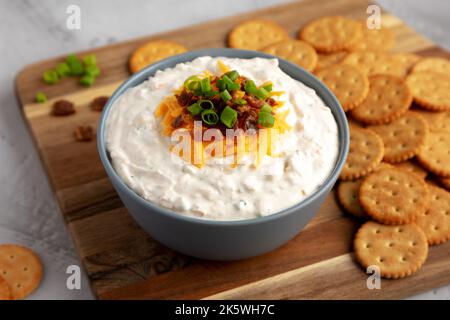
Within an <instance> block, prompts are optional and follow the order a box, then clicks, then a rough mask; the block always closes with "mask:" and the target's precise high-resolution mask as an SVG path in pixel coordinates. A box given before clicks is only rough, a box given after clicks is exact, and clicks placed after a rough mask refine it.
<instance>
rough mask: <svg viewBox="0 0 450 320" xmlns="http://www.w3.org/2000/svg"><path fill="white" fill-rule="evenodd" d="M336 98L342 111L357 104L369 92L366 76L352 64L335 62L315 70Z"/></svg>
mask: <svg viewBox="0 0 450 320" xmlns="http://www.w3.org/2000/svg"><path fill="white" fill-rule="evenodd" d="M316 75H317V77H318V78H319V79H320V80H322V81H323V82H324V83H325V84H326V85H327V86H328V87H329V88H330V89H331V91H333V93H334V94H335V95H336V97H337V98H338V100H339V102H340V103H341V105H342V108H343V109H344V111H348V110H351V109H353V108H354V107H356V106H357V105H359V104H360V103H361V102H363V101H364V99H365V98H366V97H367V94H368V93H369V80H368V78H367V76H366V75H365V74H364V72H362V71H361V70H359V69H358V68H355V67H353V66H349V65H345V64H337V65H334V66H331V67H329V68H326V69H322V70H319V71H317V72H316Z"/></svg>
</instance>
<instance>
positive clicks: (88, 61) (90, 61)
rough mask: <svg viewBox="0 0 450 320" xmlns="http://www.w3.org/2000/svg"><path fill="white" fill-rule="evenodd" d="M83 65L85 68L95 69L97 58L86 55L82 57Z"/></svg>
mask: <svg viewBox="0 0 450 320" xmlns="http://www.w3.org/2000/svg"><path fill="white" fill-rule="evenodd" d="M83 63H84V65H85V66H91V67H96V66H97V57H96V56H95V55H94V54H88V55H87V56H84V57H83Z"/></svg>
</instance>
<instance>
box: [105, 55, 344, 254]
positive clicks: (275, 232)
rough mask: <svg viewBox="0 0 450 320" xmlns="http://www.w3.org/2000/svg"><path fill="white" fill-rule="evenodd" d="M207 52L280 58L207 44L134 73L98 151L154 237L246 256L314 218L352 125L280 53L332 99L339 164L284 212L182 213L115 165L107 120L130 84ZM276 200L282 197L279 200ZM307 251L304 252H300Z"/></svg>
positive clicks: (175, 245)
mask: <svg viewBox="0 0 450 320" xmlns="http://www.w3.org/2000/svg"><path fill="white" fill-rule="evenodd" d="M201 56H212V57H219V56H223V57H230V58H242V59H248V58H254V57H263V58H274V57H273V56H271V55H268V54H264V53H261V52H256V51H246V50H236V49H222V48H220V49H203V50H198V51H191V52H187V53H184V54H180V55H177V56H174V57H170V58H168V59H165V60H162V61H160V62H157V63H155V64H153V65H151V66H149V67H147V68H145V69H144V70H142V71H140V72H138V73H137V74H134V75H133V76H132V77H131V78H129V79H128V80H127V81H125V82H124V83H123V84H122V85H121V86H120V87H119V88H118V89H117V90H116V91H115V92H114V94H113V95H112V96H111V98H110V99H109V101H108V103H107V104H106V106H105V109H104V111H103V114H102V116H101V119H100V124H99V128H98V139H97V144H98V151H99V153H100V158H101V160H102V162H103V165H104V167H105V170H106V172H107V174H108V176H109V178H110V179H111V181H112V184H113V185H114V187H115V189H116V191H117V193H118V194H119V196H120V198H121V199H122V201H123V203H124V204H125V206H126V208H127V209H128V211H129V212H130V214H131V215H132V216H133V218H134V219H135V220H136V221H137V223H138V224H139V225H140V226H141V227H142V228H144V230H145V231H146V232H148V233H149V234H150V235H151V236H152V237H153V238H154V239H156V240H157V241H159V242H161V243H163V244H164V245H166V246H168V247H169V248H172V249H174V250H176V251H179V252H182V253H184V254H187V255H190V256H194V257H198V258H203V259H211V260H237V259H244V258H248V257H252V256H256V255H260V254H263V253H265V252H268V251H271V250H273V249H275V248H277V247H279V246H281V245H282V244H284V243H286V242H287V241H289V240H290V239H292V238H293V237H294V236H296V235H297V234H298V233H299V232H300V230H302V228H303V227H304V226H305V225H306V224H307V223H308V222H309V220H311V218H312V217H313V216H314V214H315V213H316V212H317V210H318V209H319V208H320V206H321V205H322V203H323V201H324V200H325V197H326V196H327V195H328V193H329V192H330V190H331V188H332V187H333V185H334V183H335V182H336V179H337V177H338V175H339V172H340V170H341V168H342V166H343V164H344V162H345V158H346V156H347V153H348V147H349V129H348V125H347V121H346V118H345V114H344V112H343V110H342V108H341V106H340V105H339V102H338V101H337V99H336V97H335V96H334V95H333V94H332V93H331V91H330V90H329V89H328V88H326V87H325V85H324V84H323V83H321V82H320V81H319V80H318V79H316V78H315V77H314V76H313V75H311V74H310V73H308V72H307V71H305V70H303V69H301V68H299V67H298V66H296V65H294V64H292V63H289V62H287V61H284V60H281V59H280V68H281V69H282V70H283V71H284V72H285V73H287V74H288V75H290V76H291V77H292V78H294V79H297V80H299V81H301V82H303V83H304V84H305V85H307V86H308V87H311V88H313V89H314V90H316V92H317V94H318V95H319V96H320V97H321V98H322V99H323V101H324V102H325V104H327V105H328V106H329V107H330V108H331V111H332V113H333V115H334V117H335V119H336V122H337V124H338V128H339V143H340V145H339V155H338V159H337V162H336V165H335V168H334V169H333V171H332V172H331V174H330V176H329V177H328V178H327V179H326V181H325V182H324V183H323V185H322V186H321V187H320V188H319V189H318V190H317V191H316V192H314V193H313V194H311V195H310V196H308V197H307V198H306V199H304V200H303V201H302V202H300V203H298V204H297V205H295V206H293V207H291V208H288V209H286V210H283V211H281V212H278V213H275V214H272V215H269V216H265V217H261V218H255V219H249V220H241V221H210V220H202V219H197V218H191V217H186V216H182V215H180V214H177V213H176V212H173V211H170V210H168V209H165V208H161V207H158V205H156V204H154V203H151V202H149V201H147V200H145V199H143V198H141V197H140V196H139V195H137V194H136V193H135V192H134V191H133V190H131V189H130V188H129V187H128V186H127V185H126V184H125V183H124V182H123V181H122V180H121V178H120V177H119V176H118V175H117V174H116V172H115V171H114V169H113V167H112V165H111V162H110V159H109V157H108V153H107V151H106V148H105V139H104V132H105V121H106V119H107V117H108V113H109V111H110V109H111V105H112V104H113V102H114V101H115V100H116V99H117V98H118V97H119V96H120V95H121V94H122V93H123V92H124V91H125V90H127V89H128V88H131V87H134V86H137V85H139V84H140V83H142V82H143V81H145V80H146V79H147V78H148V77H150V76H152V75H154V74H155V72H156V71H157V70H161V69H166V68H169V67H173V66H175V65H176V64H177V63H181V62H188V61H191V60H193V59H194V58H197V57H201ZM274 200H275V199H274ZM275 201H276V200H275ZM299 254H301V253H299Z"/></svg>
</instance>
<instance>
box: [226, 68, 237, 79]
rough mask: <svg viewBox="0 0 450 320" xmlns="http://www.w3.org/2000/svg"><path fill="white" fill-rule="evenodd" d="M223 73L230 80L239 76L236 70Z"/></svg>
mask: <svg viewBox="0 0 450 320" xmlns="http://www.w3.org/2000/svg"><path fill="white" fill-rule="evenodd" d="M225 75H226V76H227V77H228V78H230V80H231V81H235V80H236V79H237V78H239V73H238V72H237V71H236V70H232V71H230V72H227V73H226V74H225Z"/></svg>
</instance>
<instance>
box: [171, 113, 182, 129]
mask: <svg viewBox="0 0 450 320" xmlns="http://www.w3.org/2000/svg"><path fill="white" fill-rule="evenodd" d="M182 124H183V116H182V115H179V116H178V117H176V118H175V119H174V120H173V121H172V128H179V127H181V125H182Z"/></svg>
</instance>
